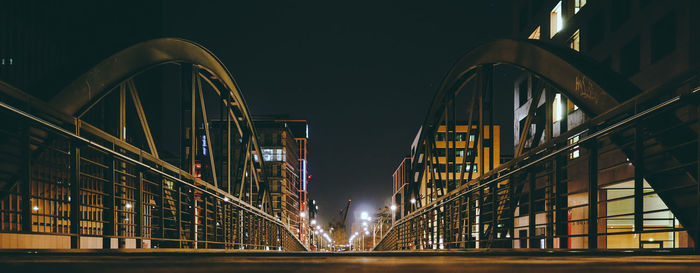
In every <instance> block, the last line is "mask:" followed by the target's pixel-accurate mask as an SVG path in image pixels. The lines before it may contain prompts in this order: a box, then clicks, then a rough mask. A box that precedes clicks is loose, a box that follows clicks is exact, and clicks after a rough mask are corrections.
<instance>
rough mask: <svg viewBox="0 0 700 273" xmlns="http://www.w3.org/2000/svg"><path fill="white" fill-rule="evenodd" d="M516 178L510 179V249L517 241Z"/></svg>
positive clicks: (508, 231) (508, 232)
mask: <svg viewBox="0 0 700 273" xmlns="http://www.w3.org/2000/svg"><path fill="white" fill-rule="evenodd" d="M514 177H515V176H512V175H511V176H510V177H508V199H507V200H509V202H508V217H509V219H508V230H507V234H510V238H511V239H510V240H509V242H507V244H508V245H509V247H510V248H513V240H515V207H516V206H517V204H518V200H516V196H515V180H514Z"/></svg>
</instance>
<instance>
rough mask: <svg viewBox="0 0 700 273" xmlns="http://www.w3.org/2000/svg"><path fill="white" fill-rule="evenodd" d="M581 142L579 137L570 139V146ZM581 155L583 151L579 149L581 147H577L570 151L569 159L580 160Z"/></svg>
mask: <svg viewBox="0 0 700 273" xmlns="http://www.w3.org/2000/svg"><path fill="white" fill-rule="evenodd" d="M578 140H579V136H575V137H572V138H570V139H569V145H571V144H574V143H577V142H578ZM580 155H581V151H580V149H579V146H578V145H576V146H574V147H573V148H571V150H570V151H569V159H575V158H578V157H579V156H580Z"/></svg>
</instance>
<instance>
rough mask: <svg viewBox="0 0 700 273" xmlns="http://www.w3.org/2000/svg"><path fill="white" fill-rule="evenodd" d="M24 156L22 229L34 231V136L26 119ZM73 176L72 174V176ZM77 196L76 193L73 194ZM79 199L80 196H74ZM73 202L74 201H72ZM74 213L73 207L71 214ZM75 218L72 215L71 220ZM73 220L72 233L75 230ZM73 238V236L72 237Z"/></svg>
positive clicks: (23, 132) (21, 207) (23, 141)
mask: <svg viewBox="0 0 700 273" xmlns="http://www.w3.org/2000/svg"><path fill="white" fill-rule="evenodd" d="M22 126H23V128H22V135H21V137H22V140H21V141H22V157H23V168H22V178H21V180H20V188H19V190H20V195H21V196H22V202H21V203H20V211H21V212H22V223H21V224H22V229H21V230H22V231H23V232H26V233H30V232H32V222H33V221H32V188H31V185H32V147H31V145H32V137H31V132H30V126H31V124H30V122H29V121H26V122H24V123H22ZM71 177H72V176H71ZM72 186H73V183H72V184H71V191H72V190H73V187H72ZM73 196H75V195H73ZM74 199H77V200H79V198H74ZM71 204H72V202H71ZM72 213H73V207H71V216H73V215H72ZM72 219H73V218H72V217H71V220H72ZM72 223H73V221H71V233H73V234H77V233H74V232H73V229H72V226H73V225H72ZM71 238H73V237H71Z"/></svg>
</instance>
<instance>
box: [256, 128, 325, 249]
mask: <svg viewBox="0 0 700 273" xmlns="http://www.w3.org/2000/svg"><path fill="white" fill-rule="evenodd" d="M255 127H256V129H257V131H258V134H259V137H260V145H261V147H262V153H263V155H262V157H263V160H264V161H265V168H266V169H267V170H266V174H267V177H268V181H269V183H270V192H271V197H272V208H273V214H274V215H277V216H279V217H280V219H281V220H282V221H283V222H285V223H286V224H287V225H289V227H290V229H291V230H292V231H294V232H297V234H298V235H299V239H300V240H301V241H302V242H306V243H307V244H308V234H307V233H308V227H309V225H310V220H309V219H310V218H311V217H310V211H309V208H308V205H307V204H308V203H307V202H308V201H307V199H308V197H307V184H308V182H309V177H310V174H309V171H308V161H307V160H308V143H309V126H308V122H307V121H305V120H290V119H284V118H280V117H274V116H271V117H257V118H256V119H255Z"/></svg>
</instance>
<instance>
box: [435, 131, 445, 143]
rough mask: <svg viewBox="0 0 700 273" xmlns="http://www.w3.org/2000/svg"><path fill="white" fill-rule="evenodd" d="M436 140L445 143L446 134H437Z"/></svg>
mask: <svg viewBox="0 0 700 273" xmlns="http://www.w3.org/2000/svg"><path fill="white" fill-rule="evenodd" d="M435 140H437V141H445V133H437V134H436V135H435Z"/></svg>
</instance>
